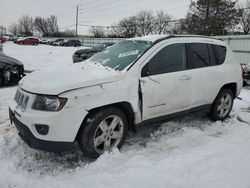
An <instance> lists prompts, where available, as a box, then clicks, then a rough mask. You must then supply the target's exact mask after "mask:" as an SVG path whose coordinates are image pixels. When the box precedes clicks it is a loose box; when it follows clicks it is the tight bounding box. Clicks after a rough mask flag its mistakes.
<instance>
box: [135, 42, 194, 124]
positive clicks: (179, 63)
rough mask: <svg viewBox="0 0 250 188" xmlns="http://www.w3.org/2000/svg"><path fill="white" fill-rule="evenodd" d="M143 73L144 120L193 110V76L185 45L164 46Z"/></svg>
mask: <svg viewBox="0 0 250 188" xmlns="http://www.w3.org/2000/svg"><path fill="white" fill-rule="evenodd" d="M155 54H156V55H154V56H152V58H151V59H150V60H149V62H148V63H147V64H145V65H144V67H143V68H142V71H141V78H140V87H141V95H142V120H143V121H144V120H148V119H152V118H156V117H160V116H165V115H168V114H172V113H175V112H179V111H183V110H185V109H188V108H189V104H190V101H191V99H190V96H191V95H192V88H191V87H190V86H191V76H190V75H189V71H188V70H187V66H188V58H187V51H186V45H185V44H184V43H177V44H170V45H167V46H165V47H162V48H161V49H159V50H158V52H156V53H155Z"/></svg>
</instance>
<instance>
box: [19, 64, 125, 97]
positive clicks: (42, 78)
mask: <svg viewBox="0 0 250 188" xmlns="http://www.w3.org/2000/svg"><path fill="white" fill-rule="evenodd" d="M121 76H122V73H121V72H119V71H115V70H110V69H108V68H105V67H102V66H100V65H95V64H89V63H85V64H73V65H67V66H64V67H61V68H58V69H53V70H46V71H45V70H43V71H36V72H34V73H31V74H30V75H27V76H25V77H24V78H23V79H22V80H21V81H20V83H19V85H20V87H21V88H22V89H24V90H26V91H29V92H31V93H37V94H48V95H58V94H60V93H62V92H65V91H68V90H72V89H77V88H83V87H88V86H93V85H96V84H104V83H110V82H114V81H117V80H119V79H120V78H121Z"/></svg>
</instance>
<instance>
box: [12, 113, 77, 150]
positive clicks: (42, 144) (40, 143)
mask: <svg viewBox="0 0 250 188" xmlns="http://www.w3.org/2000/svg"><path fill="white" fill-rule="evenodd" d="M9 118H10V121H11V122H13V123H14V125H15V126H16V128H17V130H18V135H19V136H20V137H21V138H22V139H23V141H24V142H26V143H27V144H28V145H29V146H30V147H31V148H34V149H38V150H43V151H50V152H62V151H69V150H71V149H72V148H73V145H74V142H55V141H47V140H41V139H38V138H36V137H35V136H34V135H33V134H32V132H31V131H30V129H29V128H28V127H27V126H26V125H24V124H23V123H22V122H20V121H19V120H18V119H17V118H15V114H14V112H12V110H11V109H9Z"/></svg>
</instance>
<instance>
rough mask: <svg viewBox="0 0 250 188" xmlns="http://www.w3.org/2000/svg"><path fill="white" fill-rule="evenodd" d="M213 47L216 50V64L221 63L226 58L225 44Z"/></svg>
mask: <svg viewBox="0 0 250 188" xmlns="http://www.w3.org/2000/svg"><path fill="white" fill-rule="evenodd" d="M214 49H215V51H216V64H217V65H221V64H223V63H224V61H225V59H226V54H227V48H226V47H225V46H219V45H214Z"/></svg>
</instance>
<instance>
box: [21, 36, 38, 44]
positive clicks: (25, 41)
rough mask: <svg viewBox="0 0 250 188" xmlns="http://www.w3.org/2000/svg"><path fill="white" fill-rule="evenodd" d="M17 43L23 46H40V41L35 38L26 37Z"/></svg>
mask: <svg viewBox="0 0 250 188" xmlns="http://www.w3.org/2000/svg"><path fill="white" fill-rule="evenodd" d="M16 43H17V44H22V45H38V44H39V39H38V38H35V37H24V38H19V39H17V41H16Z"/></svg>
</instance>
